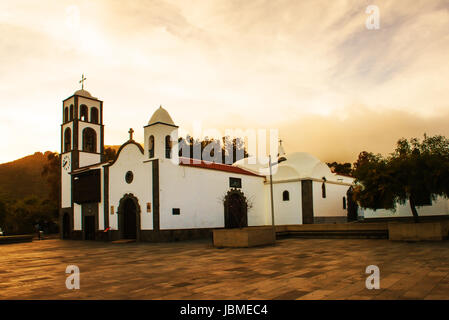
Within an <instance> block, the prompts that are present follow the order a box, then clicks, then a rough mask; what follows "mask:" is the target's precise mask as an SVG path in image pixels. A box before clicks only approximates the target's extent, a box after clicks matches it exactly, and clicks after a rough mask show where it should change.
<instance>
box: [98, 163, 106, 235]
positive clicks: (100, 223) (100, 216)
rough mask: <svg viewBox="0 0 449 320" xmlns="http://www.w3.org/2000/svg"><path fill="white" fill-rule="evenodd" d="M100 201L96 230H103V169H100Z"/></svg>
mask: <svg viewBox="0 0 449 320" xmlns="http://www.w3.org/2000/svg"><path fill="white" fill-rule="evenodd" d="M100 180H101V181H100V184H101V201H100V203H99V204H98V230H104V229H105V227H104V168H103V167H102V168H101V176H100Z"/></svg>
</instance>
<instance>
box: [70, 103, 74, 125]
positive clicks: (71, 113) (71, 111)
mask: <svg viewBox="0 0 449 320" xmlns="http://www.w3.org/2000/svg"><path fill="white" fill-rule="evenodd" d="M72 120H73V104H71V105H70V121H72Z"/></svg>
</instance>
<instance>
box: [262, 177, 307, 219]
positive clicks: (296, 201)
mask: <svg viewBox="0 0 449 320" xmlns="http://www.w3.org/2000/svg"><path fill="white" fill-rule="evenodd" d="M265 189H266V201H265V205H266V208H267V212H268V221H267V225H270V224H271V193H270V184H266V186H265ZM285 190H287V191H288V192H289V194H290V200H289V201H283V200H282V193H283V192H284V191H285ZM273 200H274V222H275V224H276V225H286V224H302V196H301V181H294V182H283V183H274V184H273Z"/></svg>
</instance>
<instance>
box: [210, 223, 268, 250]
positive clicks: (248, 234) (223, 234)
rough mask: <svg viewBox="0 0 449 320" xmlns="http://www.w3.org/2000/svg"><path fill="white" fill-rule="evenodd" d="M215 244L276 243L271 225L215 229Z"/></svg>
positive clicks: (235, 246) (253, 244)
mask: <svg viewBox="0 0 449 320" xmlns="http://www.w3.org/2000/svg"><path fill="white" fill-rule="evenodd" d="M213 232H214V246H215V247H217V248H223V247H234V248H239V247H255V246H263V245H272V244H274V243H275V238H274V236H273V229H272V228H271V227H247V228H242V229H238V228H235V229H214V231H213Z"/></svg>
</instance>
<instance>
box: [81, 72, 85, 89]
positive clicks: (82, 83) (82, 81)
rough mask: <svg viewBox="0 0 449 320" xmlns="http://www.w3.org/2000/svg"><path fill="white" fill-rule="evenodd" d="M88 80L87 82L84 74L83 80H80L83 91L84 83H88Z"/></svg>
mask: <svg viewBox="0 0 449 320" xmlns="http://www.w3.org/2000/svg"><path fill="white" fill-rule="evenodd" d="M86 80H87V78H85V77H84V73H83V75H82V76H81V80H80V83H81V90H84V81H86Z"/></svg>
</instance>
